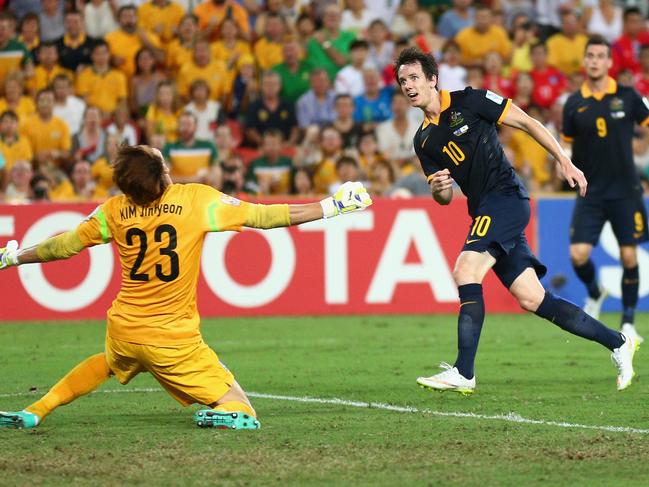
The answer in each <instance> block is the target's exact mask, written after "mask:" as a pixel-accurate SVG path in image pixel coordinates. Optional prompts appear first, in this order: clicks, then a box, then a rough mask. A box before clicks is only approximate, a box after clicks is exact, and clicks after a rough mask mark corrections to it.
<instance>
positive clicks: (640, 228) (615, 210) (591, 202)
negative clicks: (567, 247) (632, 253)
mask: <svg viewBox="0 0 649 487" xmlns="http://www.w3.org/2000/svg"><path fill="white" fill-rule="evenodd" d="M607 221H609V222H611V227H613V233H615V238H617V243H618V244H619V245H637V244H639V243H641V242H646V241H647V240H649V232H647V211H646V209H645V206H644V201H643V200H642V197H641V196H639V195H638V196H636V195H633V196H630V197H628V198H618V199H612V200H611V199H606V200H605V199H599V198H588V197H586V198H577V201H576V202H575V209H574V211H573V212H572V221H571V222H570V243H572V244H576V243H587V244H591V245H597V242H598V241H599V236H600V234H601V233H602V227H603V226H604V223H606V222H607Z"/></svg>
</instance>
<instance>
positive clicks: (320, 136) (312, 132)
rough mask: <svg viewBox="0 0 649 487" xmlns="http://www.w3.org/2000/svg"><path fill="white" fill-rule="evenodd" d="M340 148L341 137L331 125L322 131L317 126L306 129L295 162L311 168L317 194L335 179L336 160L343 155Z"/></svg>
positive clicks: (325, 189) (323, 190)
mask: <svg viewBox="0 0 649 487" xmlns="http://www.w3.org/2000/svg"><path fill="white" fill-rule="evenodd" d="M342 148H343V147H342V137H341V136H340V134H339V133H338V131H337V130H336V129H335V128H333V127H326V128H325V129H323V130H322V133H320V130H319V129H318V127H317V126H311V127H309V129H308V130H307V131H306V134H305V136H304V140H303V141H302V145H301V146H300V147H299V149H298V151H297V154H296V156H295V162H296V165H299V166H302V167H304V166H307V167H309V168H311V171H312V174H313V186H314V188H315V192H316V193H317V194H325V193H327V191H328V189H329V186H330V185H331V184H332V183H333V182H335V181H336V161H337V160H338V158H339V157H340V156H342V155H343V152H342Z"/></svg>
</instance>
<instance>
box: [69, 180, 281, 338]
mask: <svg viewBox="0 0 649 487" xmlns="http://www.w3.org/2000/svg"><path fill="white" fill-rule="evenodd" d="M260 206H262V205H254V204H250V203H245V202H243V201H239V200H237V199H235V198H232V197H230V196H227V195H225V194H223V193H221V192H219V191H217V190H215V189H213V188H211V187H209V186H205V185H201V184H172V185H170V186H169V187H168V188H167V189H166V191H165V192H164V194H163V195H162V197H161V198H160V199H159V200H158V201H157V202H155V203H154V204H152V205H151V206H148V207H142V206H137V205H134V204H133V203H132V202H131V201H130V200H129V199H128V198H127V197H126V196H123V195H122V196H115V197H113V198H110V199H109V200H107V201H106V202H105V203H104V204H102V205H101V206H99V207H97V209H96V210H95V211H94V212H93V213H92V214H91V215H90V216H89V217H88V218H87V219H86V220H85V221H84V222H83V223H81V224H80V225H79V227H78V228H77V229H76V233H77V235H78V236H79V238H80V239H81V242H82V244H83V245H84V246H86V247H90V246H93V245H97V244H101V243H107V242H110V241H113V242H114V243H115V244H116V246H117V249H118V252H119V256H120V260H121V264H122V285H121V290H120V292H119V294H118V295H117V298H116V299H115V301H113V304H112V306H111V308H110V309H109V310H108V320H107V325H108V334H109V335H110V336H111V337H113V338H116V339H118V340H122V341H126V342H131V343H140V344H146V345H157V346H165V345H167V346H168V345H181V344H187V343H192V342H196V341H199V340H201V335H200V329H199V322H200V317H199V315H198V310H197V307H196V285H197V281H198V275H199V270H200V262H201V252H202V249H203V239H204V236H205V233H206V232H218V231H224V230H236V231H239V230H241V228H242V227H243V226H244V224H246V222H249V221H251V220H252V219H253V218H254V217H253V215H254V214H255V213H256V212H258V210H259V207H260ZM278 206H279V205H278ZM284 206H285V205H284ZM267 208H268V207H267ZM283 211H284V212H285V214H286V215H288V211H287V210H283ZM286 224H288V222H286Z"/></svg>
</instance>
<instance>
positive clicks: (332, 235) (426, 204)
mask: <svg viewBox="0 0 649 487" xmlns="http://www.w3.org/2000/svg"><path fill="white" fill-rule="evenodd" d="M93 209H94V205H87V204H78V205H76V204H74V205H26V206H9V205H0V239H2V241H6V240H9V239H17V240H18V242H19V243H20V244H21V246H22V247H25V246H29V245H33V244H35V243H37V242H39V241H41V240H42V239H44V238H47V237H48V236H51V235H54V234H57V233H60V232H62V231H65V230H68V229H72V228H74V227H75V226H76V225H77V224H78V223H79V222H80V221H81V220H82V219H83V218H84V217H85V216H86V215H88V214H89V213H90V212H91V211H92V210H93ZM469 225H470V219H469V217H468V216H467V213H466V203H465V201H463V200H461V199H459V200H457V201H454V202H453V203H452V204H451V205H449V206H447V207H443V208H442V207H440V206H437V205H436V204H435V203H434V202H433V201H432V200H430V199H428V198H423V199H410V200H378V201H375V203H374V205H373V206H372V207H371V208H370V209H369V210H367V211H364V212H358V213H354V214H351V215H345V216H342V217H337V218H333V219H331V220H321V221H317V222H312V223H308V224H305V225H301V226H299V227H292V228H279V229H273V230H265V231H262V230H244V231H243V232H241V233H235V232H225V233H218V234H217V233H215V234H209V235H207V237H206V239H205V244H204V248H203V256H202V262H201V276H200V278H199V282H198V301H199V307H200V310H201V313H202V315H203V316H241V315H247V316H251V315H312V314H316V315H320V314H341V313H345V314H350V313H352V314H380V313H434V312H456V311H457V307H458V299H457V289H456V287H455V285H454V283H453V279H452V269H453V263H454V261H455V258H456V257H457V255H458V253H459V251H460V249H461V248H462V244H463V242H464V239H465V238H466V235H467V233H468V230H469ZM531 227H532V225H530V228H531ZM528 237H529V238H530V240H531V244H532V246H533V247H534V241H533V238H532V237H533V236H532V234H531V232H530V233H528ZM119 266H120V263H119V258H118V256H117V254H116V253H115V250H114V248H113V247H112V246H111V245H101V246H97V247H94V248H92V249H90V250H89V251H87V252H83V253H81V254H79V255H77V256H76V257H74V258H72V259H70V260H67V261H62V262H52V263H48V264H42V265H41V264H38V265H37V264H33V265H25V266H21V267H19V268H17V269H16V268H14V269H8V270H6V271H3V272H2V273H0V290H1V291H2V296H3V303H2V305H1V307H0V319H2V320H41V319H45V320H48V319H76V318H102V317H104V316H105V313H106V310H107V309H108V307H109V306H110V304H111V302H112V300H113V298H114V297H115V295H116V294H117V291H118V290H119V277H120V272H119ZM485 298H486V303H487V310H488V311H491V312H518V311H519V308H518V306H517V305H516V303H515V302H514V300H513V299H512V298H511V296H509V294H508V293H507V291H506V290H505V289H504V288H503V287H502V286H501V284H500V282H499V281H498V280H497V279H496V278H495V276H493V275H489V276H488V278H487V280H486V281H485Z"/></svg>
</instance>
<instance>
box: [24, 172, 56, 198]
mask: <svg viewBox="0 0 649 487" xmlns="http://www.w3.org/2000/svg"><path fill="white" fill-rule="evenodd" d="M29 189H30V192H31V195H32V198H31V202H32V203H49V202H50V190H51V189H52V185H51V184H50V180H49V179H47V178H46V177H45V176H43V175H42V174H35V175H34V176H32V178H31V179H30V180H29Z"/></svg>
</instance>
